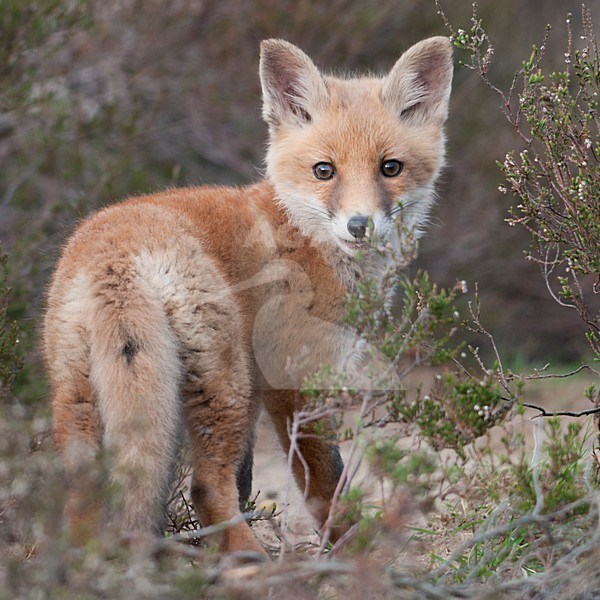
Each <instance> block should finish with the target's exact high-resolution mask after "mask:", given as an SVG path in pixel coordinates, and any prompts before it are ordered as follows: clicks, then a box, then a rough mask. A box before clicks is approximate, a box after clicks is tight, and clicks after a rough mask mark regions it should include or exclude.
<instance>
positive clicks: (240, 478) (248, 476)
mask: <svg viewBox="0 0 600 600" xmlns="http://www.w3.org/2000/svg"><path fill="white" fill-rule="evenodd" d="M253 463H254V444H253V443H252V442H248V445H247V447H246V452H244V457H243V459H242V462H241V464H240V467H239V469H238V472H237V478H236V483H237V489H238V495H239V502H240V510H241V511H243V510H244V507H245V505H246V502H248V500H249V498H250V494H251V493H252V467H253Z"/></svg>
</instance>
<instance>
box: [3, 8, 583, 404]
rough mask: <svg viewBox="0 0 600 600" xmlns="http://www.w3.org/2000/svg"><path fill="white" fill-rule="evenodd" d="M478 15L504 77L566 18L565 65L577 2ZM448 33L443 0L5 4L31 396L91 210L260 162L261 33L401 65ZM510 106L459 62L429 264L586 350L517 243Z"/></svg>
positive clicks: (503, 332)
mask: <svg viewBox="0 0 600 600" xmlns="http://www.w3.org/2000/svg"><path fill="white" fill-rule="evenodd" d="M449 4H450V3H449ZM445 8H446V10H447V12H448V15H449V17H450V18H451V19H452V20H454V21H458V22H462V21H464V20H466V19H467V17H468V15H469V14H470V10H471V6H470V2H464V3H451V6H447V7H445ZM593 8H594V6H592V9H593ZM479 12H480V16H481V17H482V18H483V19H484V20H485V22H486V23H488V24H489V33H490V35H491V36H492V37H493V38H494V39H495V40H496V51H497V52H498V53H499V54H500V55H501V56H502V57H503V58H502V60H501V61H496V62H495V63H494V64H493V65H492V73H491V76H493V78H494V80H495V81H497V82H498V85H503V84H507V83H508V82H509V81H510V79H511V77H512V74H513V72H514V70H515V69H516V68H518V67H519V66H520V60H521V57H522V56H525V55H527V54H528V53H529V45H530V43H531V41H532V39H533V40H535V39H540V40H541V39H543V36H544V31H545V24H546V23H551V24H552V25H555V27H554V29H553V30H552V32H551V33H550V37H551V38H553V37H554V36H555V35H556V33H555V31H557V32H558V35H560V36H561V37H559V39H560V40H561V41H560V42H558V43H554V44H551V43H549V44H548V48H549V49H548V51H547V56H546V60H547V62H548V63H549V65H550V67H552V66H553V65H554V66H560V65H561V64H562V61H563V60H564V57H563V55H562V52H563V51H564V49H563V47H562V45H561V44H563V41H562V40H563V39H564V38H563V36H562V35H561V34H562V33H563V32H564V23H563V22H564V18H565V3H564V2H563V1H562V0H545V1H544V2H538V1H533V0H530V1H528V2H523V1H522V0H507V2H506V3H503V4H502V5H500V4H498V3H497V2H493V1H492V0H484V1H482V2H480V8H479ZM515 15H518V21H517V22H515ZM575 27H577V26H575ZM436 33H438V34H439V33H444V28H443V24H442V23H441V21H440V19H439V17H438V15H437V14H436V10H435V7H434V5H433V3H432V4H430V5H428V4H426V3H423V2H422V1H418V0H407V1H406V2H403V3H402V5H401V6H400V5H399V4H398V3H397V2H391V1H386V2H379V3H377V5H376V6H374V5H371V4H365V3H361V2H357V1H356V0H336V1H334V2H328V3H325V4H324V3H318V2H314V0H301V1H296V2H275V1H274V0H257V1H254V2H232V1H230V0H220V1H216V0H206V1H203V2H201V1H199V0H175V1H173V2H170V3H168V4H165V3H164V2H159V1H158V0H150V1H148V2H139V1H135V0H108V1H106V2H94V1H93V0H6V1H3V2H2V3H0V34H1V35H0V37H1V39H2V44H0V53H1V54H0V64H1V65H2V86H1V87H0V215H1V218H0V240H2V243H3V245H4V248H5V250H6V251H8V253H9V255H10V262H9V281H10V284H11V286H12V288H13V292H12V297H11V306H10V315H11V317H13V318H15V319H17V320H18V321H19V323H20V327H21V329H22V335H21V342H22V347H23V348H24V351H25V352H26V353H27V354H28V355H29V356H30V359H29V360H28V367H27V368H26V369H25V371H24V372H23V375H22V376H21V378H20V385H25V384H26V383H27V384H29V385H28V389H27V393H26V395H27V396H28V397H29V399H31V397H32V396H35V397H38V398H39V397H40V396H41V395H43V388H42V387H40V386H39V385H38V384H35V385H33V386H32V385H31V384H32V383H33V379H35V378H38V379H39V359H37V358H36V355H35V333H34V332H35V323H36V320H37V317H38V315H39V313H40V311H41V308H42V305H43V289H44V284H45V282H46V280H47V278H48V274H49V272H50V269H51V267H52V265H53V263H54V261H55V260H56V257H57V254H58V249H59V247H60V244H61V243H62V241H63V240H64V238H65V236H66V235H68V233H69V232H70V231H71V230H72V227H73V224H74V223H75V221H76V220H77V219H79V218H81V217H82V216H85V215H86V214H88V213H89V211H91V210H94V209H96V208H98V207H100V206H102V205H103V204H106V203H108V202H112V201H114V200H116V199H119V198H121V197H123V196H126V195H128V194H136V193H141V192H146V191H150V190H156V189H159V188H161V187H163V186H166V185H172V184H177V185H183V184H197V183H203V182H214V183H228V184H231V183H234V184H238V183H243V182H248V181H252V180H255V179H257V178H258V177H259V176H260V172H261V166H262V158H263V152H264V140H265V127H264V125H263V123H262V121H261V118H260V89H259V82H258V76H257V63H258V44H259V41H260V40H261V39H262V38H265V37H269V36H277V37H282V38H286V39H289V40H290V41H292V42H294V43H296V44H298V45H299V46H300V47H302V48H303V49H304V50H306V52H307V53H309V54H310V55H311V56H312V57H314V59H315V60H316V62H317V63H318V64H319V65H320V66H321V67H323V68H325V69H333V70H336V69H340V68H341V69H344V70H345V71H349V72H353V71H354V70H359V69H372V70H375V71H379V72H384V71H385V70H386V69H388V68H389V67H390V66H391V65H392V64H393V63H394V61H395V60H396V58H397V57H398V56H399V55H400V54H401V52H402V51H403V50H404V49H406V48H407V47H408V46H409V45H410V44H412V43H414V42H416V41H417V40H419V39H421V38H422V37H425V36H429V35H433V34H436ZM578 33H579V32H578V31H575V34H576V35H575V41H576V42H577V40H578ZM550 41H552V40H550ZM497 106H498V99H497V98H495V97H494V95H493V94H491V93H489V94H486V93H485V91H482V90H481V89H480V88H478V87H477V82H476V78H474V77H473V76H472V75H470V74H469V73H468V72H466V71H465V70H463V69H457V71H456V77H455V85H454V92H453V100H452V108H451V118H450V121H449V125H448V138H449V152H448V156H449V160H448V162H449V167H448V169H447V170H446V174H445V176H444V180H443V182H442V185H441V186H440V189H439V192H440V193H439V196H440V202H439V206H438V207H437V208H436V211H435V214H434V222H433V224H432V226H431V228H430V231H429V234H428V236H427V238H426V239H425V240H424V242H423V243H422V249H421V256H420V258H419V260H418V262H417V264H415V266H414V267H413V268H414V269H418V268H425V269H427V270H428V271H429V272H430V274H431V276H432V279H433V280H434V281H437V282H439V284H440V285H445V286H450V287H451V286H452V285H453V284H454V283H455V281H456V279H465V280H467V281H468V283H469V285H470V286H472V284H473V282H475V281H479V282H480V289H481V300H482V304H483V306H484V309H485V311H486V313H487V315H488V317H487V319H488V321H489V322H488V323H487V324H488V326H489V327H490V328H491V329H493V330H494V332H495V334H496V336H497V340H498V343H499V344H500V346H501V347H502V348H503V350H505V351H506V352H507V353H508V354H509V355H511V356H513V357H515V358H518V357H523V356H526V357H527V360H531V359H536V358H539V357H540V355H541V354H542V353H543V354H544V355H545V356H547V351H548V350H549V351H550V355H553V356H554V357H556V359H559V360H567V361H573V360H576V359H577V358H578V357H579V356H580V355H581V353H582V352H583V349H584V346H585V343H584V342H582V341H581V338H580V336H577V335H574V332H576V331H578V330H579V329H580V328H581V325H580V323H579V321H578V319H577V315H575V314H573V315H571V314H569V313H568V311H561V310H560V307H558V306H555V303H554V302H553V301H552V299H551V298H548V295H547V294H546V290H545V286H544V283H543V281H542V279H541V278H540V277H539V274H538V269H537V266H536V265H534V264H532V263H530V262H526V261H524V260H523V256H522V254H521V251H520V250H518V249H520V248H524V247H526V239H527V238H526V236H525V234H524V232H522V231H518V230H517V229H509V228H507V227H506V226H505V225H504V224H503V219H504V218H505V217H506V213H507V210H508V204H507V202H506V200H505V199H504V198H503V197H502V196H501V195H500V194H499V192H498V190H497V188H498V183H499V181H500V177H499V174H498V173H497V171H496V169H495V166H494V164H495V161H497V160H503V158H504V155H505V153H506V152H507V151H508V150H509V149H511V148H512V147H513V139H512V136H513V132H512V130H511V128H510V127H509V126H506V123H505V122H504V121H503V117H502V114H501V113H500V112H499V111H498V110H496V109H497ZM540 314H544V318H543V319H540V318H538V317H539V315H540Z"/></svg>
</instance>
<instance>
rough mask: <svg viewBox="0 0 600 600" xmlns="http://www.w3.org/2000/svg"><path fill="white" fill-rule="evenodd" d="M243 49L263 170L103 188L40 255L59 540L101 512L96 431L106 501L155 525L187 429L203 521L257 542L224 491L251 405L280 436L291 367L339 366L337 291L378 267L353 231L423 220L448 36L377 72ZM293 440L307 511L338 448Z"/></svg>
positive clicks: (387, 232)
mask: <svg viewBox="0 0 600 600" xmlns="http://www.w3.org/2000/svg"><path fill="white" fill-rule="evenodd" d="M260 50H261V51H260V65H259V75H260V81H261V86H262V104H263V107H262V114H263V118H264V120H265V121H266V124H267V126H268V145H267V152H266V160H265V164H266V169H265V176H264V178H263V179H262V180H260V181H257V182H255V183H251V184H249V185H246V186H243V187H226V186H208V185H207V186H196V187H187V188H172V189H167V190H164V191H160V192H158V193H154V194H151V195H139V196H133V197H129V198H127V199H125V200H123V201H121V202H117V203H115V204H112V205H109V206H107V207H105V208H103V209H101V210H99V211H98V212H96V213H94V214H92V215H91V216H89V217H87V218H86V219H85V220H83V221H82V222H81V223H80V224H79V225H78V226H77V227H76V229H75V231H74V233H73V234H72V235H71V236H70V237H69V238H68V240H67V242H66V243H65V245H64V247H63V250H62V253H61V256H60V257H59V259H58V261H57V265H56V268H55V270H54V272H53V275H52V278H51V282H50V285H49V291H48V294H47V301H46V309H45V314H44V319H43V334H42V351H43V356H44V360H45V365H46V370H47V374H48V379H49V382H50V389H51V405H52V412H53V438H54V440H55V444H56V447H57V450H58V452H59V454H60V456H61V457H62V460H63V462H64V465H65V469H66V472H67V475H68V478H69V479H68V481H69V491H68V497H67V500H66V505H65V517H66V521H67V524H68V528H69V531H70V532H71V535H72V536H73V539H74V540H85V539H88V538H89V537H90V536H93V535H96V534H98V532H100V531H101V530H102V527H103V525H104V523H105V522H106V520H107V519H109V517H108V516H107V514H106V509H105V507H104V505H103V500H102V499H101V495H100V494H96V492H95V491H93V490H92V491H91V490H90V488H89V486H87V485H85V483H84V479H85V478H84V477H83V474H85V473H86V472H87V471H88V470H89V469H91V468H92V466H93V465H94V464H96V461H97V460H98V457H99V455H100V453H101V452H104V451H106V452H107V456H108V457H109V459H110V468H109V475H108V480H109V481H108V482H107V485H114V486H115V489H117V490H118V491H119V492H118V493H119V497H118V501H116V502H115V504H116V505H117V506H118V508H117V509H116V510H117V511H118V512H117V515H113V516H112V517H111V518H115V519H118V521H117V522H118V523H119V527H120V528H121V529H122V530H123V531H126V532H141V533H146V534H147V533H148V532H152V533H156V534H160V533H161V532H162V531H164V527H165V523H166V512H165V511H166V502H167V498H168V496H169V490H170V487H171V485H172V484H173V477H174V472H175V470H176V464H177V461H178V460H179V458H180V448H181V445H182V444H183V443H184V442H185V443H187V444H189V448H190V450H189V453H190V460H191V466H192V475H191V497H192V502H193V506H194V509H195V511H196V513H197V516H198V519H199V521H200V523H201V524H202V525H203V526H210V525H212V524H217V523H223V522H227V523H228V524H229V526H228V527H226V528H223V530H222V531H221V532H220V533H219V534H218V536H219V537H218V540H217V541H218V544H219V547H220V549H221V550H222V551H224V552H236V551H242V550H243V551H251V552H258V553H261V554H263V555H264V553H265V551H264V549H263V547H262V546H261V544H260V543H259V542H258V540H257V538H256V537H255V536H254V534H253V532H252V531H251V529H250V527H249V525H248V523H247V522H246V520H245V519H244V517H243V515H242V514H241V508H240V506H243V505H244V502H245V501H247V500H248V498H249V497H250V494H251V491H252V466H253V448H254V442H255V436H256V427H257V421H258V419H259V416H260V415H261V414H262V412H263V411H264V412H266V413H267V415H268V417H269V418H270V420H271V422H272V424H273V426H274V429H275V432H276V434H277V437H278V440H279V443H280V445H281V447H282V449H283V451H284V452H289V449H290V436H289V433H288V425H289V423H290V421H291V419H293V415H294V413H295V412H296V411H300V410H302V409H303V408H304V406H305V405H304V402H305V401H304V400H303V399H302V395H301V394H300V393H299V390H300V389H301V386H302V381H303V380H304V378H305V377H306V376H307V375H308V374H310V373H312V372H314V371H316V370H317V369H319V367H320V366H322V365H325V364H328V365H336V366H337V367H338V368H340V369H341V370H344V369H345V370H346V371H350V370H352V369H354V368H355V367H356V364H357V363H356V361H355V362H352V361H348V360H346V359H347V357H348V356H349V355H351V354H352V347H351V346H352V344H353V343H354V341H353V336H352V335H351V334H349V333H348V329H347V328H346V327H345V326H344V325H343V319H344V314H345V299H346V297H347V295H348V293H351V292H353V291H354V290H356V288H357V285H358V283H359V282H360V281H361V280H362V279H363V278H375V279H376V278H377V277H381V273H383V272H384V271H385V268H386V263H385V259H384V258H382V257H381V253H377V252H375V251H373V250H372V249H371V246H370V245H369V239H370V237H371V236H377V238H378V239H380V240H383V241H385V242H386V243H387V244H388V245H390V246H392V247H394V248H400V247H402V244H403V243H405V241H406V240H403V234H402V231H403V230H404V229H410V230H413V231H415V232H416V234H415V235H417V236H419V235H421V233H422V231H423V230H424V228H425V226H426V225H427V222H428V219H429V215H430V210H431V207H432V205H433V203H434V200H435V183H436V180H437V179H438V177H439V174H440V171H441V169H442V168H443V166H444V162H445V132H444V125H445V122H446V120H447V116H448V110H449V99H450V91H451V83H452V73H453V66H452V44H451V42H450V40H449V39H448V38H446V37H440V36H438V37H431V38H428V39H425V40H423V41H420V42H418V43H416V44H415V45H413V46H411V47H410V48H409V49H408V50H406V51H405V52H404V53H403V54H402V55H401V56H400V58H399V59H398V60H397V62H396V63H395V64H394V65H393V67H392V68H391V70H390V71H389V72H388V73H387V74H385V75H384V76H375V75H363V76H333V75H327V74H323V73H322V72H321V71H320V70H319V69H318V67H317V66H316V65H315V63H314V62H313V61H312V60H311V58H309V56H307V55H306V54H305V53H304V52H303V51H302V50H300V49H299V48H298V47H296V46H295V45H293V44H291V43H289V42H287V41H284V40H281V39H267V40H264V41H262V42H261V49H260ZM398 224H401V227H399V226H398ZM359 255H360V256H359ZM357 360H359V359H357ZM297 450H298V452H299V453H300V454H301V460H300V457H298V456H296V457H295V459H294V463H293V475H294V478H295V479H296V482H297V485H298V486H299V487H300V489H301V490H303V491H304V498H305V501H306V505H307V508H308V510H309V512H310V513H311V514H312V516H313V518H314V519H315V521H316V523H317V525H318V526H319V527H323V525H324V524H325V522H326V521H327V518H328V515H329V511H330V508H331V503H332V498H333V496H334V493H335V490H336V487H337V486H338V484H339V482H340V478H341V476H342V473H343V463H342V460H341V458H340V452H339V448H338V447H337V446H336V445H335V444H332V443H331V442H330V441H328V440H326V439H324V438H323V437H320V436H316V435H307V436H302V437H300V438H299V439H298V440H297ZM342 533H343V528H342V527H340V528H339V529H336V528H334V530H333V531H332V539H333V540H335V539H336V538H338V537H339V536H340V535H341V534H342Z"/></svg>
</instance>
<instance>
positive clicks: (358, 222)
mask: <svg viewBox="0 0 600 600" xmlns="http://www.w3.org/2000/svg"><path fill="white" fill-rule="evenodd" d="M368 225H369V217H363V216H362V215H355V216H353V217H350V220H349V221H348V231H349V232H350V233H351V234H352V235H353V236H354V237H355V238H356V239H357V240H360V239H362V238H364V237H365V234H366V233H367V227H368Z"/></svg>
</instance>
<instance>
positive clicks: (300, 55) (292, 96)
mask: <svg viewBox="0 0 600 600" xmlns="http://www.w3.org/2000/svg"><path fill="white" fill-rule="evenodd" d="M260 81H261V84H262V91H263V117H264V119H265V121H267V123H269V124H270V125H272V126H275V127H276V126H278V125H280V124H281V123H283V122H286V121H287V122H291V123H296V124H303V123H310V122H311V121H312V119H313V115H314V114H315V112H317V111H319V110H323V108H325V106H326V105H327V101H328V97H329V95H328V92H327V86H326V85H325V81H324V79H323V77H322V76H321V73H319V70H318V69H317V67H316V66H315V64H314V63H313V61H312V60H311V59H310V58H309V57H308V56H307V55H306V54H304V52H302V50H300V49H299V48H297V47H296V46H294V45H293V44H290V43H289V42H285V41H284V40H275V39H270V40H264V41H263V42H262V43H261V45H260Z"/></svg>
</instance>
